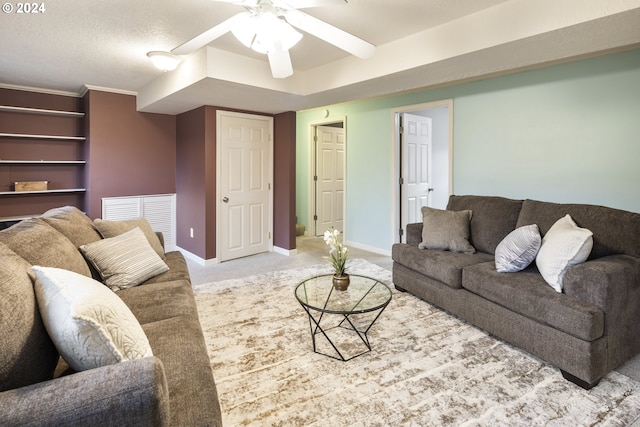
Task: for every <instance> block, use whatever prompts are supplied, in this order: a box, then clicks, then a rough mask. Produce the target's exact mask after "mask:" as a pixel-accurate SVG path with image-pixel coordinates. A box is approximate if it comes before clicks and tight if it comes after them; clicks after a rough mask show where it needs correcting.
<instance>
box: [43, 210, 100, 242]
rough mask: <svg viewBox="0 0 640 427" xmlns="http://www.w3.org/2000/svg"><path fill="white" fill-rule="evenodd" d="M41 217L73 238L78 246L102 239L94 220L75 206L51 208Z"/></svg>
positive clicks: (68, 237) (67, 236)
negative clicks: (94, 225)
mask: <svg viewBox="0 0 640 427" xmlns="http://www.w3.org/2000/svg"><path fill="white" fill-rule="evenodd" d="M41 218H42V219H43V220H44V221H45V222H46V223H47V224H49V225H50V226H52V227H53V228H55V229H56V230H58V231H59V232H60V233H62V234H63V235H64V236H65V237H66V238H67V239H69V240H71V243H73V244H74V245H75V247H76V248H77V247H79V246H82V245H86V244H87V243H93V242H97V241H98V240H100V239H102V237H101V236H100V234H99V233H98V232H97V231H96V229H95V228H94V227H93V221H91V219H89V217H88V216H86V215H85V214H84V213H83V212H82V211H81V210H80V209H78V208H76V207H75V206H64V207H61V208H55V209H50V210H48V211H46V212H45V213H44V214H42V216H41Z"/></svg>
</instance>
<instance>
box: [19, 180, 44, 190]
mask: <svg viewBox="0 0 640 427" xmlns="http://www.w3.org/2000/svg"><path fill="white" fill-rule="evenodd" d="M48 187H49V181H16V182H15V183H14V191H46V190H47V189H48Z"/></svg>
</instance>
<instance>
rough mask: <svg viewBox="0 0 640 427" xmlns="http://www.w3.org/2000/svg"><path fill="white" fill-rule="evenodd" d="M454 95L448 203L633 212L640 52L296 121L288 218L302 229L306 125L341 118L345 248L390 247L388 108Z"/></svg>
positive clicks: (637, 196) (638, 205)
mask: <svg viewBox="0 0 640 427" xmlns="http://www.w3.org/2000/svg"><path fill="white" fill-rule="evenodd" d="M449 98H453V100H454V149H453V191H454V193H455V194H481V195H499V196H505V197H511V198H521V199H523V198H531V199H538V200H544V201H554V202H561V203H564V202H566V203H573V202H575V203H591V204H599V205H605V206H611V207H615V208H620V209H625V210H630V211H634V212H640V189H639V188H638V185H639V184H640V50H633V51H629V52H624V53H618V54H613V55H608V56H603V57H598V58H591V59H586V60H581V61H576V62H572V63H568V64H561V65H555V66H550V67H546V68H543V69H539V70H533V71H527V72H520V73H516V74H512V75H508V76H503V77H496V78H492V79H487V80H482V81H477V82H472V83H465V84H460V85H455V86H450V87H444V88H439V89H435V90H427V91H422V92H417V93H412V94H404V95H398V96H390V97H386V98H381V99H374V100H365V101H354V102H349V103H344V104H339V105H334V106H328V107H323V108H319V109H313V110H306V111H301V112H298V114H297V135H296V138H297V148H296V150H297V172H296V180H297V181H296V188H297V190H296V213H297V216H298V222H300V223H302V224H305V225H307V229H308V224H307V218H308V214H309V213H308V198H309V191H308V188H309V182H308V177H309V171H308V162H309V160H308V159H309V157H310V155H311V153H310V152H309V127H310V124H312V123H318V122H320V121H322V120H324V119H323V118H322V112H323V110H324V109H325V108H326V109H328V110H329V112H330V116H329V118H328V119H327V120H332V119H339V118H342V117H346V123H347V127H346V131H347V132H346V134H347V137H346V139H347V157H346V158H347V169H346V173H347V178H346V182H347V186H346V224H345V230H346V236H345V238H346V240H347V241H349V242H353V243H354V244H357V245H358V246H361V247H368V248H374V249H377V250H379V251H381V252H388V251H390V248H391V244H392V243H393V231H392V209H393V200H392V188H393V185H395V183H394V182H393V181H394V178H393V176H394V171H393V164H392V159H393V150H394V149H393V141H392V131H393V123H392V115H391V110H392V109H394V108H397V107H401V106H405V105H414V104H420V103H425V102H430V101H437V100H442V99H449Z"/></svg>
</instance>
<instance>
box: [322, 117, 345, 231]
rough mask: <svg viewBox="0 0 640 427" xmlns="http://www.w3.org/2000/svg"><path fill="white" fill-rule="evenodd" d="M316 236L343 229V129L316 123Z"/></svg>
mask: <svg viewBox="0 0 640 427" xmlns="http://www.w3.org/2000/svg"><path fill="white" fill-rule="evenodd" d="M316 137H317V139H316V215H317V220H316V235H322V234H323V233H324V232H325V230H327V229H329V228H330V227H335V229H336V230H340V231H344V178H345V170H344V166H345V158H344V156H345V143H344V129H343V128H337V127H331V126H318V127H317V133H316Z"/></svg>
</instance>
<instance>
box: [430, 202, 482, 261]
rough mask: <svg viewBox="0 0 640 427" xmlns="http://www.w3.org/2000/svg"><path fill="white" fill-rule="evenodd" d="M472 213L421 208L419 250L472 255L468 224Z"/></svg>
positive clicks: (468, 211) (472, 248)
mask: <svg viewBox="0 0 640 427" xmlns="http://www.w3.org/2000/svg"><path fill="white" fill-rule="evenodd" d="M471 216H472V212H471V211H470V210H464V211H446V210H440V209H433V208H429V207H426V206H424V207H423V208H422V242H421V243H420V244H419V245H418V247H419V248H420V249H437V250H444V251H451V252H461V253H465V254H473V253H475V252H476V250H475V248H474V247H473V246H472V245H471V243H469V222H470V221H471Z"/></svg>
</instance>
